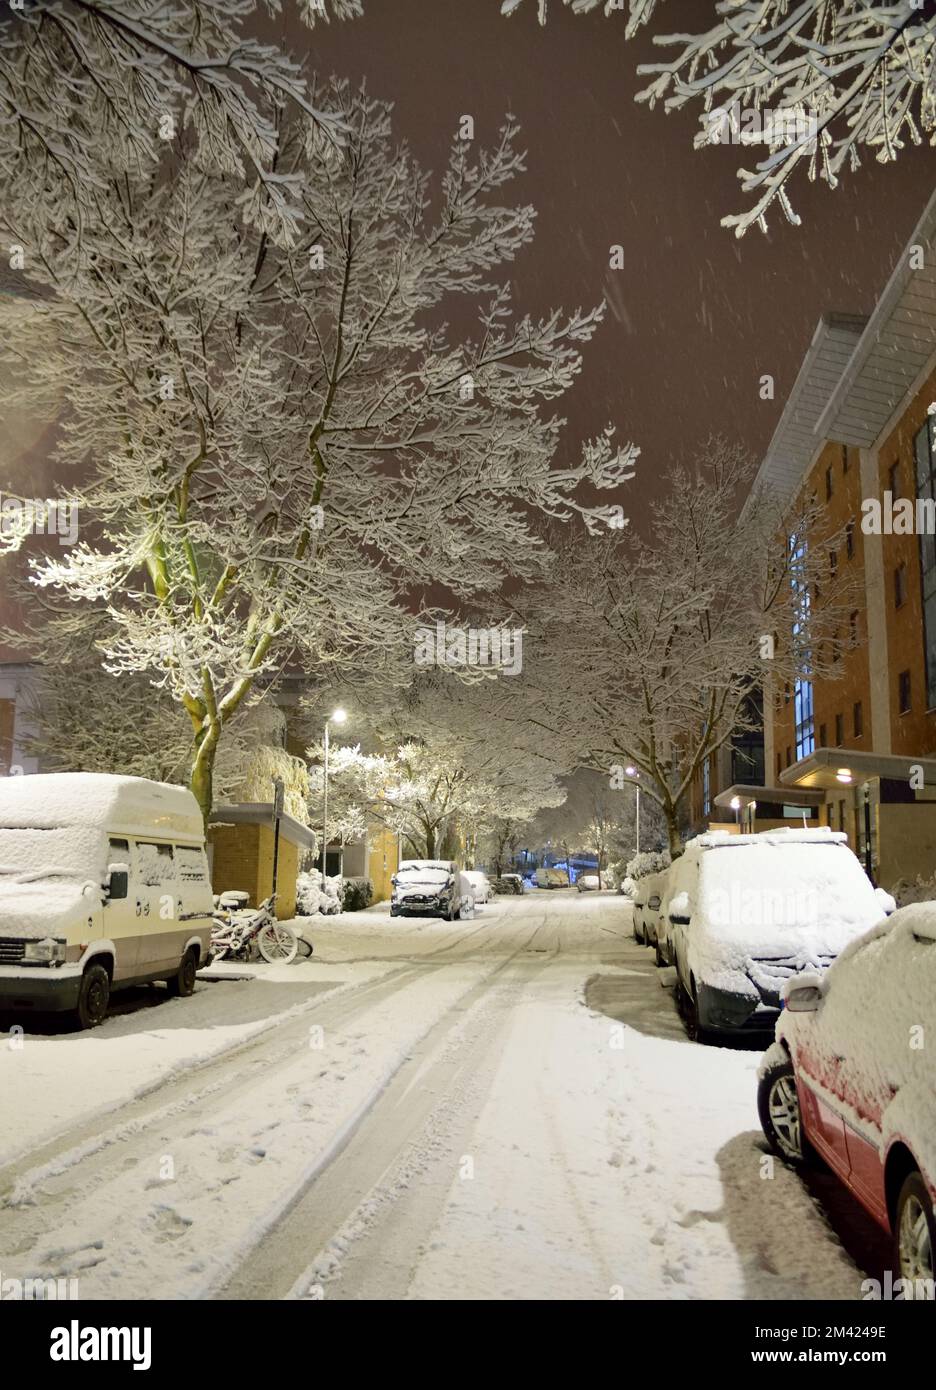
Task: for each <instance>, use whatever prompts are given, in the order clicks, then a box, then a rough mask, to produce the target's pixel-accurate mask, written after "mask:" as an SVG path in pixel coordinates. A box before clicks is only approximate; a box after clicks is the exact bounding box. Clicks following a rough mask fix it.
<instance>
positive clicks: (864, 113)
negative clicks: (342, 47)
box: [501, 0, 936, 236]
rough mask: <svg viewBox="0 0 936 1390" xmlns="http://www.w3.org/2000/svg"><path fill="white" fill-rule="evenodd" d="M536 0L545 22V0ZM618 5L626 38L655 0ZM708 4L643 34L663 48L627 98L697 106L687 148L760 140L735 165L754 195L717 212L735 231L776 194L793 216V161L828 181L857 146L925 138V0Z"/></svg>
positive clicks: (888, 154)
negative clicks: (676, 28) (757, 151)
mask: <svg viewBox="0 0 936 1390" xmlns="http://www.w3.org/2000/svg"><path fill="white" fill-rule="evenodd" d="M523 3H524V0H502V2H501V9H502V11H503V12H504V13H505V14H512V13H514V12H515V11H516V10H517V9H519V7H520V6H521V5H522V4H523ZM564 3H565V4H567V5H568V4H571V6H572V9H573V10H574V11H575V12H576V13H577V14H586V13H588V12H589V11H592V10H596V9H599V8H603V9H604V11H605V14H606V15H608V16H613V17H614V18H622V17H623V11H624V8H625V6H624V4H623V0H564ZM536 4H537V9H538V13H539V19H540V23H543V24H545V22H546V18H547V0H536ZM699 8H702V7H701V6H700V7H699ZM627 9H628V14H627V17H626V20H625V22H624V32H625V35H626V36H627V37H628V38H630V37H632V36H633V35H634V34H636V33H637V31H638V30H639V29H640V28H641V27H642V26H643V25H645V24H647V23H649V22H650V20H652V19H653V18H654V17H655V15H656V14H657V13H658V12H660V11H663V10H664V0H628V6H627ZM709 10H710V14H711V20H712V22H711V23H710V25H709V26H708V27H703V28H701V29H700V30H699V31H698V32H695V33H686V32H682V31H681V32H676V33H658V34H655V35H654V37H653V42H654V43H655V44H657V45H659V46H660V47H663V48H667V49H669V50H670V51H671V52H672V56H671V57H668V58H667V60H666V61H665V62H659V63H644V64H642V65H640V66H639V67H638V69H637V71H638V73H640V74H641V75H644V76H648V77H650V78H651V79H652V80H651V82H650V83H649V84H648V86H646V87H645V88H644V89H643V90H642V91H641V92H639V93H638V95H637V100H638V101H645V102H647V103H648V104H649V105H650V106H653V105H654V104H655V103H656V102H657V101H662V102H663V105H664V107H665V109H666V110H667V111H674V110H680V109H682V108H683V107H685V106H688V105H689V104H690V103H698V104H700V105H701V106H702V115H701V126H702V128H701V130H700V131H699V133H698V134H697V136H696V139H695V145H696V147H697V148H700V147H702V146H705V145H709V144H711V143H713V142H714V141H717V142H726V141H727V142H730V143H733V144H738V145H743V146H747V147H748V149H750V147H751V146H752V145H759V146H760V148H761V151H762V158H760V159H759V160H755V161H752V163H753V167H752V168H741V169H739V171H738V177H739V179H740V180H741V187H742V189H743V190H744V192H745V193H754V194H755V201H754V203H753V205H752V206H751V207H750V208H748V209H747V210H746V211H745V212H742V213H739V214H735V215H732V216H728V217H724V218H723V219H722V225H723V226H726V227H734V229H735V233H736V235H737V236H742V235H743V234H744V233H745V232H746V231H747V229H748V228H749V227H750V226H751V225H752V224H753V223H757V224H758V225H759V226H760V227H761V228H762V230H766V227H767V223H766V212H767V210H768V208H769V207H770V206H771V204H772V203H774V202H775V201H776V202H777V203H778V204H779V206H780V207H781V208H782V210H783V212H784V214H785V215H786V216H787V217H788V218H789V220H790V221H791V222H793V223H795V224H797V225H798V223H799V218H798V216H797V215H796V213H795V212H794V211H793V207H792V204H791V202H790V196H789V188H788V185H789V182H790V180H791V178H792V176H793V174H794V173H795V172H796V171H797V170H800V169H803V170H805V171H806V174H807V176H808V177H809V179H810V180H815V179H816V178H817V177H818V178H821V179H824V180H825V181H826V182H827V183H828V185H829V187H830V188H834V187H835V186H836V184H837V183H838V181H839V178H840V176H841V174H842V171H843V170H845V169H849V170H855V169H857V168H858V166H859V164H860V162H861V156H862V153H863V152H866V151H869V152H870V153H871V154H872V155H873V157H874V158H875V159H876V160H877V161H878V163H880V164H887V163H890V162H891V161H893V160H895V159H896V158H897V157H898V155H899V154H900V152H901V150H903V149H904V148H905V147H906V145H907V144H908V143H909V144H913V145H919V144H921V143H922V142H923V141H924V139H925V140H928V142H929V143H930V144H932V143H933V141H934V137H936V82H934V59H936V15H934V13H933V8H932V6H931V5H928V4H925V3H924V0H899V3H896V4H873V3H870V0H718V2H717V3H712V4H710V6H709ZM780 113H783V115H782V118H781V117H780Z"/></svg>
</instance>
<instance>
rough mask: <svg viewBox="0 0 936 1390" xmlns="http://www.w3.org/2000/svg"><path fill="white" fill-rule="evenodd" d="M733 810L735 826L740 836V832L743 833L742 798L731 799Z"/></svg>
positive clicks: (734, 797)
mask: <svg viewBox="0 0 936 1390" xmlns="http://www.w3.org/2000/svg"><path fill="white" fill-rule="evenodd" d="M731 809H732V811H734V818H735V825H736V826H737V827H738V833H739V834H740V832H741V798H740V796H733V797H732V798H731Z"/></svg>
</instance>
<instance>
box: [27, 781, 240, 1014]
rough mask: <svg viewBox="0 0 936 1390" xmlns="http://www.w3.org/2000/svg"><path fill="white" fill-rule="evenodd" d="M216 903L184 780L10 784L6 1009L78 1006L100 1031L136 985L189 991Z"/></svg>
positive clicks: (198, 824)
mask: <svg viewBox="0 0 936 1390" xmlns="http://www.w3.org/2000/svg"><path fill="white" fill-rule="evenodd" d="M212 906H213V899H212V893H211V883H210V880H209V875H208V860H207V856H206V854H205V836H204V830H203V825H202V817H201V812H200V811H199V808H198V803H197V802H196V800H195V798H194V796H193V795H192V793H191V792H190V791H187V790H186V789H185V788H184V787H174V786H169V785H168V784H166V783H163V782H149V781H147V780H146V779H145V778H142V777H116V776H111V775H109V774H107V773H91V772H63V773H37V774H34V775H30V776H25V777H6V778H3V779H2V780H0V1009H18V1008H32V1009H36V1010H40V1011H41V1010H46V1009H49V1010H61V1009H70V1010H74V1011H75V1012H76V1014H77V1016H78V1019H79V1022H80V1023H81V1025H82V1027H85V1028H93V1027H94V1026H95V1024H98V1023H100V1022H101V1021H102V1019H103V1018H104V1016H105V1014H106V1012H107V1007H108V1002H109V999H110V995H111V993H112V992H113V991H114V990H116V989H121V988H123V987H125V986H127V985H134V984H142V983H144V982H147V981H151V980H165V981H167V983H168V985H169V988H170V991H171V992H172V993H173V994H180V995H189V994H191V993H192V991H193V990H194V988H195V972H196V970H197V969H198V967H199V966H200V965H201V964H203V963H204V962H205V961H206V959H207V955H208V949H209V945H210V941H211V922H212Z"/></svg>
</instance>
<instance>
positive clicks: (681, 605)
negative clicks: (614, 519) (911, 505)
mask: <svg viewBox="0 0 936 1390" xmlns="http://www.w3.org/2000/svg"><path fill="white" fill-rule="evenodd" d="M751 476H752V465H751V463H750V462H749V461H748V460H747V459H746V458H745V457H744V455H743V453H741V451H739V450H738V449H737V448H735V447H734V446H730V445H727V444H726V443H725V442H724V441H714V442H713V443H711V444H709V445H708V446H707V447H706V448H704V449H703V450H702V452H701V453H700V455H699V457H698V458H697V459H696V461H695V462H694V463H693V464H691V465H687V466H678V467H676V468H674V469H672V470H671V472H670V473H669V475H668V476H667V477H666V479H665V480H664V481H665V489H666V490H665V492H664V494H663V496H662V498H661V500H660V501H658V502H657V503H655V504H654V505H653V506H652V508H651V517H650V523H649V525H648V526H647V527H646V528H645V534H643V535H641V534H639V533H638V532H637V531H636V529H635V530H634V531H633V532H631V531H628V532H624V533H616V534H613V535H611V536H610V537H609V538H608V539H606V540H587V539H583V540H581V541H580V542H577V543H571V544H569V545H568V547H567V548H566V549H565V551H564V552H562V553H560V555H559V556H558V559H557V562H556V569H555V580H554V582H553V584H552V586H551V587H550V588H548V589H546V590H544V591H537V592H535V593H534V594H532V595H531V596H530V597H529V598H528V599H527V600H526V609H527V610H528V621H529V623H530V626H531V628H532V629H533V631H531V634H530V638H529V640H528V642H527V645H526V651H527V652H528V653H529V654H530V658H531V659H530V660H529V661H528V662H527V663H526V664H525V667H524V679H523V684H522V688H521V690H520V695H521V697H522V698H521V699H520V701H519V702H518V704H517V707H516V709H515V710H514V711H513V712H511V710H510V708H509V707H508V706H507V705H505V706H504V709H503V711H502V717H504V718H505V719H514V720H516V721H517V723H518V725H519V727H518V737H523V736H525V735H524V728H529V729H531V730H534V731H537V732H538V736H539V737H540V738H541V740H542V741H543V744H544V746H547V747H551V748H553V749H554V750H555V752H556V756H557V757H562V758H565V759H566V760H568V761H569V762H579V763H581V764H582V765H584V766H587V767H591V768H595V769H597V770H599V771H601V772H602V773H604V775H605V776H607V777H608V778H609V785H610V786H611V787H613V788H615V789H616V790H617V791H618V795H621V794H622V793H623V792H624V791H625V789H627V790H629V789H630V786H631V785H632V783H633V781H634V780H635V779H634V777H633V775H632V774H631V773H628V771H627V769H628V768H629V767H631V768H634V769H636V772H637V773H638V774H639V782H640V788H641V792H642V793H643V794H645V797H644V798H643V802H644V805H646V798H649V799H650V800H652V801H655V802H656V803H657V804H658V805H659V807H660V808H661V810H662V813H663V815H664V817H665V820H666V827H667V838H668V842H669V848H670V851H671V853H673V854H678V853H679V852H680V817H681V814H682V812H683V810H684V807H685V805H686V803H687V798H688V794H689V791H690V787H691V785H692V782H693V779H694V778H695V777H696V775H697V774H698V773H699V771H700V769H701V767H702V763H703V760H704V759H706V758H708V757H710V756H711V755H712V754H713V753H715V752H716V751H717V750H718V749H719V748H721V747H722V746H723V745H724V744H725V743H727V742H729V741H730V740H731V739H732V738H733V737H734V736H735V734H736V733H738V732H741V731H743V730H745V729H749V728H752V727H754V721H755V719H756V717H757V716H756V702H755V701H754V700H752V698H751V697H752V695H754V694H757V693H758V692H759V691H760V690H761V688H762V687H764V686H765V685H766V686H767V689H768V691H769V698H770V699H773V700H782V699H784V698H787V699H789V698H790V697H791V694H792V692H793V689H794V687H795V684H796V682H797V681H798V680H808V679H810V678H813V679H816V678H820V677H821V678H824V679H831V678H834V677H835V676H836V675H837V674H839V673H840V671H841V665H842V663H841V662H840V661H839V660H838V655H839V652H840V650H841V648H842V646H843V645H844V644H845V643H850V642H851V641H852V638H851V635H850V624H849V614H850V612H851V610H852V609H853V607H854V606H855V600H854V592H855V591H854V587H853V581H852V580H850V579H849V578H848V576H847V575H846V573H845V567H840V569H839V570H838V571H837V572H836V573H835V574H830V564H829V552H830V550H832V549H838V548H839V547H841V545H842V540H843V538H842V534H841V532H838V531H836V532H832V531H826V530H825V528H824V524H823V522H822V520H821V513H820V512H818V511H817V509H816V508H815V507H813V506H812V505H807V506H806V507H804V508H803V509H801V510H798V511H797V512H796V513H795V514H790V515H787V516H785V517H784V516H783V515H782V514H781V512H780V511H779V510H778V508H777V506H776V504H775V503H774V502H773V501H772V500H771V498H770V497H769V496H768V495H766V494H759V495H757V496H755V497H752V498H751V499H750V500H749V502H748V504H747V505H746V506H745V507H743V508H742V509H741V510H740V512H739V504H740V502H741V500H742V499H743V497H744V495H745V492H746V490H747V488H748V487H749V485H750V481H751ZM573 611H574V613H575V622H574V623H571V624H570V623H568V622H567V621H566V619H567V617H568V614H569V613H570V612H573ZM557 633H561V637H558V638H557V636H556V634H557ZM524 707H525V708H524ZM641 809H642V810H643V806H642V808H641Z"/></svg>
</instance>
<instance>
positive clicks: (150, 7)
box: [0, 0, 361, 236]
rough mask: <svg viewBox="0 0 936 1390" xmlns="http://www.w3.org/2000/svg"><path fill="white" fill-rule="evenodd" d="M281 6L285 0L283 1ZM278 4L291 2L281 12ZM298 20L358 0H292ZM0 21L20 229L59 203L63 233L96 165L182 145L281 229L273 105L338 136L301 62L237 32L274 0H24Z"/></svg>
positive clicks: (287, 200) (79, 218)
mask: <svg viewBox="0 0 936 1390" xmlns="http://www.w3.org/2000/svg"><path fill="white" fill-rule="evenodd" d="M287 3H288V0H287ZM291 8H292V7H291ZM295 8H296V10H297V11H298V13H299V14H300V16H301V17H302V19H303V20H304V22H305V23H307V24H308V25H309V26H310V27H312V26H314V24H315V22H316V20H319V21H327V20H328V18H329V15H330V14H331V15H332V16H334V17H335V18H339V19H348V18H352V17H354V16H356V15H358V14H360V12H361V5H360V0H304V3H300V4H299V5H297V6H296V7H295ZM5 9H6V14H5V16H4V18H3V20H2V26H0V111H2V112H3V119H2V120H0V183H2V185H3V188H4V204H5V206H6V207H7V208H10V207H15V209H16V217H15V220H16V221H17V223H18V224H20V225H22V224H24V223H28V222H30V221H31V220H39V221H42V220H44V218H45V212H46V209H47V207H48V206H49V205H50V204H52V203H54V204H57V205H58V206H60V207H62V208H66V209H67V210H68V213H69V220H70V222H71V226H72V230H73V234H74V235H76V236H79V235H80V234H81V231H82V229H83V225H84V218H85V216H86V215H90V216H91V217H92V218H93V217H94V215H95V199H96V196H97V195H98V194H100V192H101V191H102V190H103V189H104V188H105V187H106V179H107V175H108V173H111V174H116V175H120V174H122V173H127V174H129V175H131V176H134V175H140V174H142V175H143V176H146V175H147V174H150V173H155V172H156V170H157V168H158V166H159V165H160V163H161V162H163V161H164V160H165V159H166V157H167V155H168V154H170V152H171V151H173V150H177V149H179V148H182V147H187V148H188V151H189V152H190V153H191V155H192V156H193V157H194V158H196V159H197V160H198V161H199V163H200V165H201V167H202V168H204V169H214V170H216V171H218V172H229V173H236V174H237V175H239V176H240V177H241V178H242V180H243V186H242V188H241V190H240V192H239V195H238V206H239V210H240V212H241V214H242V215H244V216H246V217H248V218H253V219H259V220H260V221H261V222H262V223H263V224H264V225H265V226H267V227H268V229H270V230H271V231H273V232H276V233H281V234H284V235H289V234H291V232H293V231H294V230H295V222H296V209H295V195H296V192H297V188H298V182H299V179H298V177H297V176H295V175H293V176H289V175H284V173H283V172H282V170H280V169H279V168H278V167H277V166H278V157H279V133H280V124H281V121H282V117H283V112H284V111H290V110H293V111H299V112H302V113H303V114H304V115H305V116H306V117H307V118H308V119H309V120H310V121H311V122H312V123H314V126H315V128H316V129H317V130H318V131H319V132H320V134H321V135H322V138H324V139H326V140H330V141H332V142H335V143H340V141H341V140H342V138H343V134H344V132H343V130H342V126H341V122H340V120H338V119H336V117H335V115H334V113H332V112H330V111H328V110H327V108H322V107H319V106H317V105H316V104H315V102H314V100H313V99H312V98H311V97H310V95H309V92H308V88H307V85H306V81H305V78H304V76H303V73H302V69H301V65H300V64H299V63H298V62H296V61H295V60H293V59H292V58H290V57H289V56H288V55H287V54H285V53H284V52H282V51H281V50H280V49H278V48H277V47H276V46H274V45H272V44H268V43H262V42H261V41H260V40H259V39H258V38H257V37H256V36H255V33H251V26H252V25H255V24H256V20H257V18H258V16H259V14H260V13H261V10H266V11H269V12H272V13H277V12H278V11H280V9H281V5H280V3H279V0H267V3H265V4H263V6H262V7H261V6H260V5H259V4H258V3H257V0H172V3H169V4H167V3H165V0H31V3H28V4H10V5H8V6H6V7H5Z"/></svg>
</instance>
